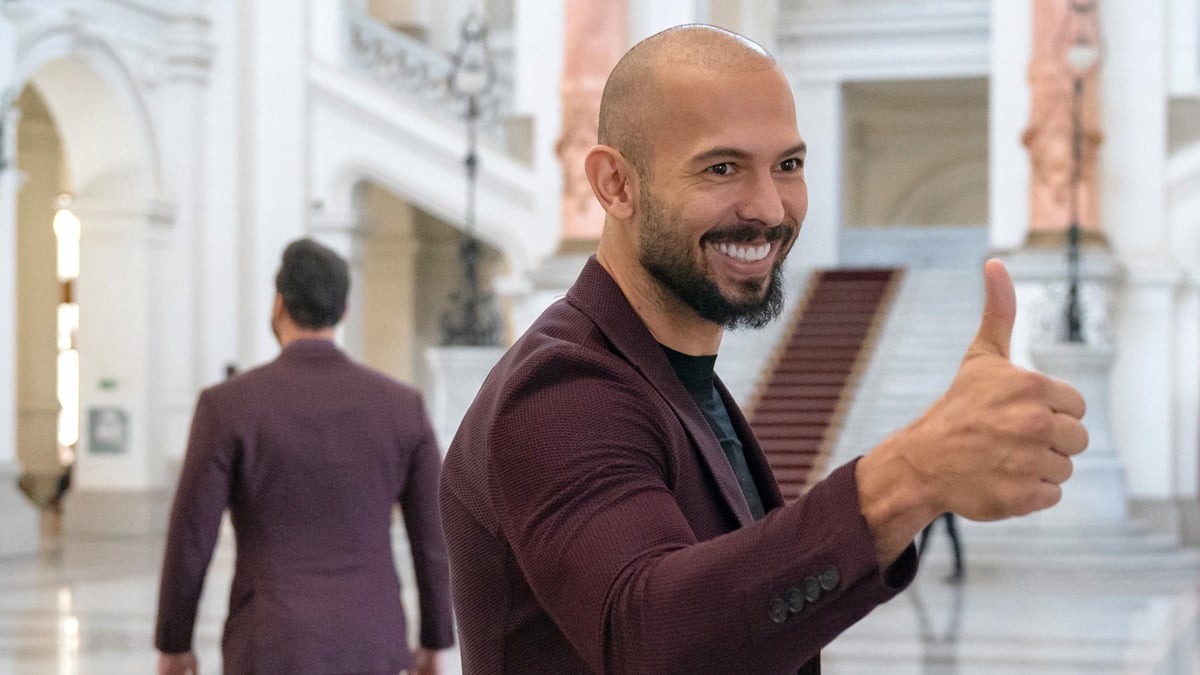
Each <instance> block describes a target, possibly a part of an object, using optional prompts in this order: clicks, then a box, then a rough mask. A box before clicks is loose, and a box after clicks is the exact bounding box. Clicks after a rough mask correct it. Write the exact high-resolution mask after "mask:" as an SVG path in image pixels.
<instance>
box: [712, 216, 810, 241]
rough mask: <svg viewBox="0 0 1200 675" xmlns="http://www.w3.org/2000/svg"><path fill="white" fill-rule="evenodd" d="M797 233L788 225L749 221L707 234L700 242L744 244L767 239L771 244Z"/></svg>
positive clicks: (720, 228) (723, 227)
mask: <svg viewBox="0 0 1200 675" xmlns="http://www.w3.org/2000/svg"><path fill="white" fill-rule="evenodd" d="M795 231H796V228H795V227H793V226H792V225H789V224H788V223H780V224H778V225H765V224H763V223H761V222H756V221H747V222H742V223H737V224H735V225H726V226H722V227H718V228H716V229H714V230H711V231H709V232H707V233H705V235H704V236H703V237H701V238H700V240H701V242H704V243H708V242H714V241H724V242H730V243H743V242H748V241H757V240H758V239H759V238H760V237H761V238H765V239H766V240H767V242H768V243H770V242H774V241H778V240H781V239H789V238H791V236H792V235H793V234H795Z"/></svg>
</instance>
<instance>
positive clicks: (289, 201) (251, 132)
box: [236, 0, 308, 367]
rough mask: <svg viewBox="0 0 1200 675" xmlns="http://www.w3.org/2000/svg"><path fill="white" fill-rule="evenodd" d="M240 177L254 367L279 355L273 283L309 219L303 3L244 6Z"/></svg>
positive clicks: (242, 346) (243, 352) (247, 332)
mask: <svg viewBox="0 0 1200 675" xmlns="http://www.w3.org/2000/svg"><path fill="white" fill-rule="evenodd" d="M242 7H243V14H242V17H241V18H242V21H243V23H244V30H243V32H242V35H243V36H244V37H243V42H242V47H243V53H244V54H245V59H243V61H242V63H243V66H242V67H243V70H242V82H241V85H242V86H241V100H242V101H243V103H244V107H243V109H242V110H243V112H244V118H243V120H244V121H243V124H245V125H246V126H245V136H244V144H243V146H242V154H241V157H242V165H241V167H240V168H241V174H242V176H243V177H244V181H245V185H246V186H247V191H246V192H245V193H243V202H242V212H243V216H244V217H243V219H242V232H241V238H242V242H243V249H242V254H241V259H240V260H239V261H238V263H239V264H238V265H236V267H237V269H239V270H240V277H239V284H240V286H241V293H240V294H239V295H240V297H241V298H243V299H244V300H243V304H242V306H241V307H240V318H241V335H240V340H239V352H240V356H241V358H240V359H239V360H240V361H241V363H242V365H243V367H250V366H252V365H256V364H258V363H262V362H264V361H266V360H268V359H270V358H272V357H273V356H274V355H275V353H276V352H277V351H278V345H276V344H275V341H274V337H273V336H272V335H271V331H270V330H269V329H268V327H267V326H268V318H269V317H270V316H271V303H272V302H273V301H274V297H275V290H274V288H275V286H274V279H275V273H276V271H278V269H279V261H280V256H281V255H282V254H283V249H284V247H285V246H286V245H287V243H288V242H289V241H291V240H293V239H296V238H298V237H300V236H302V235H303V234H304V227H305V219H306V217H307V211H308V205H307V201H308V190H307V183H306V181H305V176H306V175H307V168H306V167H307V164H308V140H307V133H308V116H307V114H306V111H307V109H308V105H307V104H308V98H307V86H306V82H307V78H306V74H307V69H308V58H307V55H308V49H307V47H308V45H307V43H306V42H305V34H306V28H307V26H306V21H305V18H306V14H305V9H304V3H297V2H295V1H294V0H252V1H251V2H246V3H245V4H244V5H243V6H242Z"/></svg>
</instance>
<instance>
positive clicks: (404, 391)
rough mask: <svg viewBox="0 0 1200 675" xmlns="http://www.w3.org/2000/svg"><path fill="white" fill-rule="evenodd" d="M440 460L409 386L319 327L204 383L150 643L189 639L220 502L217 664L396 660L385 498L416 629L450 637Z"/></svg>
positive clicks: (277, 669)
mask: <svg viewBox="0 0 1200 675" xmlns="http://www.w3.org/2000/svg"><path fill="white" fill-rule="evenodd" d="M439 460H440V458H439V453H438V449H437V444H436V441H435V439H434V434H433V429H432V427H431V425H430V423H429V421H428V418H427V416H426V414H425V410H424V407H423V405H422V402H421V398H420V395H419V394H418V393H417V391H416V390H415V389H412V388H411V387H408V386H405V385H403V384H401V383H399V382H396V381H395V380H392V379H391V378H388V377H386V376H384V375H382V374H380V373H377V372H375V371H372V370H370V369H367V368H365V367H362V366H360V365H357V364H355V363H353V362H352V361H351V360H350V359H349V358H347V357H346V355H345V354H343V353H342V352H341V351H340V350H338V348H337V347H336V346H335V345H334V344H333V343H332V342H329V341H325V340H300V341H297V342H293V343H291V344H289V345H288V346H287V348H285V349H284V350H283V352H282V353H281V354H280V356H279V358H277V359H276V360H275V361H273V362H271V363H269V364H267V365H265V366H263V367H261V368H257V369H255V370H251V371H249V372H247V373H245V374H243V375H239V376H237V377H235V378H234V379H232V380H229V381H227V382H224V383H222V384H219V385H217V386H214V387H212V388H210V389H207V390H205V391H204V392H203V393H201V395H200V400H199V403H198V404H197V406H196V412H195V416H194V418H193V421H192V430H191V437H190V438H189V440H188V448H187V455H186V457H185V459H184V466H183V472H182V474H181V477H180V480H179V487H178V490H177V492H176V494H175V503H174V507H173V509H172V511H171V521H170V529H169V532H168V537H167V548H166V554H165V560H164V564H163V578H162V588H161V592H160V599H159V614H158V625H157V632H156V646H157V647H158V649H159V650H161V651H166V652H180V651H186V650H188V649H189V648H190V647H191V644H192V629H193V625H194V622H195V617H196V608H197V601H198V600H199V598H200V592H201V587H202V584H203V581H204V573H205V568H206V567H207V566H208V563H209V559H210V558H211V556H212V551H213V545H214V542H215V541H216V538H217V531H218V526H219V524H220V520H221V514H222V511H223V510H224V509H226V508H228V509H229V511H230V516H231V520H232V522H233V526H234V530H235V533H236V542H237V564H236V569H235V572H234V578H233V585H232V589H231V592H230V598H229V614H228V617H227V619H226V622H225V634H224V639H223V651H224V660H225V670H224V672H225V673H226V674H227V675H232V674H234V673H250V672H254V673H258V674H259V675H262V674H263V673H287V674H288V675H296V674H299V673H314V674H315V673H349V672H353V673H389V674H391V675H394V674H395V673H396V672H398V671H399V670H401V669H402V668H404V667H406V666H407V665H408V664H409V661H410V656H409V651H408V646H407V644H406V637H405V619H404V612H403V608H402V606H401V603H400V582H399V579H398V577H397V574H396V563H395V561H394V559H393V556H392V545H391V537H390V526H391V519H392V509H393V506H394V505H395V504H396V503H397V502H398V503H399V504H400V506H401V508H402V511H403V514H404V522H405V524H406V526H407V529H408V534H409V539H410V542H411V548H412V551H413V554H414V566H415V570H416V579H417V586H418V588H417V590H418V595H419V598H420V616H421V626H420V641H421V644H422V645H423V646H426V647H430V648H441V647H446V646H448V645H450V644H451V642H452V633H451V630H452V626H451V625H452V615H451V609H450V594H449V582H448V574H447V562H446V553H445V545H444V543H443V540H442V535H441V529H440V527H439V522H438V514H437V493H436V490H437V475H438V469H439ZM201 667H202V668H205V667H204V666H203V664H201ZM207 670H208V671H209V672H212V671H213V670H214V668H213V666H212V665H209V666H207Z"/></svg>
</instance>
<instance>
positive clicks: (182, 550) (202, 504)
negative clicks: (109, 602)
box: [154, 390, 237, 653]
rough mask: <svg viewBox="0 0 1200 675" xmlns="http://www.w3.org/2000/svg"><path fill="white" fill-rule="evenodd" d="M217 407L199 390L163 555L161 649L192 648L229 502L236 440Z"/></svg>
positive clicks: (157, 642) (157, 632) (158, 637)
mask: <svg viewBox="0 0 1200 675" xmlns="http://www.w3.org/2000/svg"><path fill="white" fill-rule="evenodd" d="M218 408H219V406H218V405H217V403H216V401H215V400H214V396H213V392H212V390H206V391H204V392H202V393H201V394H200V399H199V401H198V402H197V404H196V412H195V414H194V416H193V417H192V428H191V433H190V435H189V437H188V446H187V452H186V454H185V456H184V462H183V470H182V472H181V473H180V477H179V484H178V486H177V487H176V490H175V500H174V503H173V504H172V507H171V516H170V521H169V523H168V527H167V544H166V551H165V552H164V555H163V566H162V577H161V580H160V587H159V596H158V619H157V623H156V627H155V638H154V644H155V647H156V648H157V649H158V650H159V651H161V652H166V653H178V652H186V651H189V650H191V648H192V631H193V628H194V626H195V622H196V610H197V605H198V604H199V602H200V594H201V592H202V591H203V588H204V576H205V573H206V572H207V570H208V564H209V561H210V560H211V559H212V553H213V548H214V546H215V545H216V540H217V532H218V531H219V529H220V525H221V514H222V513H223V512H224V510H225V507H226V505H227V504H228V503H229V493H230V486H231V483H232V477H233V472H234V469H235V467H234V463H235V461H236V453H237V442H236V440H235V435H234V434H233V432H232V431H231V429H230V427H229V425H230V420H228V419H222V416H221V414H220V413H219V412H218Z"/></svg>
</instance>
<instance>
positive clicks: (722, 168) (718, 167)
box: [708, 162, 733, 176]
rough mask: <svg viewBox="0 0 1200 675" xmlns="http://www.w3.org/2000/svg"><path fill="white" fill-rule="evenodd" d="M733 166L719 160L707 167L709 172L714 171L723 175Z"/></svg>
mask: <svg viewBox="0 0 1200 675" xmlns="http://www.w3.org/2000/svg"><path fill="white" fill-rule="evenodd" d="M732 168H733V167H731V166H729V162H721V163H720V164H713V165H712V166H710V167H708V171H709V173H715V174H716V175H718V176H725V175H727V174H728V173H729V171H730V170H731V169H732Z"/></svg>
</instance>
